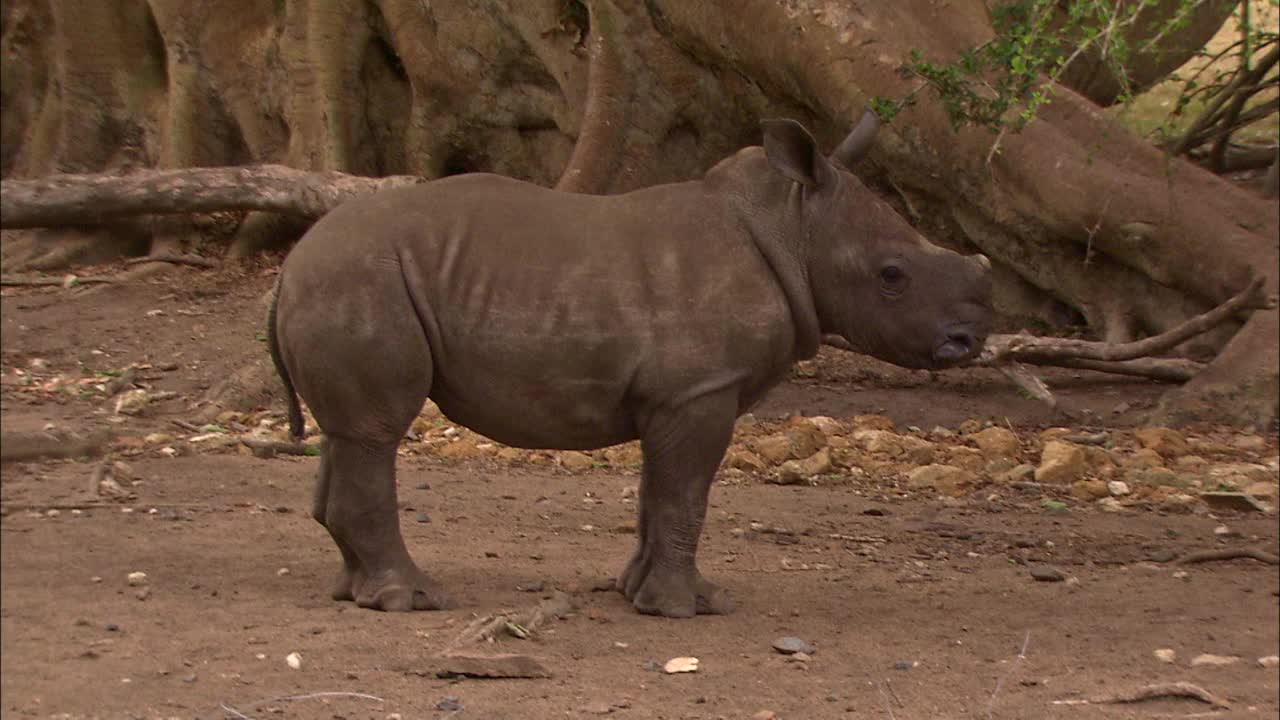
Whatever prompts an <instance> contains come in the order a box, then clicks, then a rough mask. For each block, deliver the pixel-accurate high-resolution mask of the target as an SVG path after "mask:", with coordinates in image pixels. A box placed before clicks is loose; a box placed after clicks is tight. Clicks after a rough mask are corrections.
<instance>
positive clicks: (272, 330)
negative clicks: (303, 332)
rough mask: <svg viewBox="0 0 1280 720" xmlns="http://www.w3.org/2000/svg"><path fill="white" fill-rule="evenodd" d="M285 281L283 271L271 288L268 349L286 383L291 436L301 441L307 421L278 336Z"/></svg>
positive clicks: (285, 395)
mask: <svg viewBox="0 0 1280 720" xmlns="http://www.w3.org/2000/svg"><path fill="white" fill-rule="evenodd" d="M283 279H284V272H283V271H282V272H281V273H280V274H279V275H277V276H276V284H275V286H273V287H272V288H271V307H269V308H268V309H267V348H268V349H269V350H270V351H271V362H273V363H275V366H276V374H278V375H279V376H280V381H281V382H283V383H284V397H285V402H287V403H288V404H289V435H290V436H291V437H293V439H295V440H301V439H302V437H303V435H304V434H305V433H306V421H305V420H303V418H302V406H301V405H299V404H298V393H297V391H296V390H294V389H293V380H292V379H290V377H289V368H287V367H285V365H284V359H283V358H281V357H280V339H279V337H277V335H276V305H277V304H279V302H280V282H281V281H282V280H283Z"/></svg>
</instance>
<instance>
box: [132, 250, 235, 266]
mask: <svg viewBox="0 0 1280 720" xmlns="http://www.w3.org/2000/svg"><path fill="white" fill-rule="evenodd" d="M142 263H169V264H171V265H190V266H192V267H198V268H215V267H218V261H217V260H210V259H209V258H206V257H200V256H199V255H188V254H181V255H176V254H171V253H162V254H159V255H147V256H146V257H137V258H130V259H129V260H125V261H124V264H125V265H140V264H142Z"/></svg>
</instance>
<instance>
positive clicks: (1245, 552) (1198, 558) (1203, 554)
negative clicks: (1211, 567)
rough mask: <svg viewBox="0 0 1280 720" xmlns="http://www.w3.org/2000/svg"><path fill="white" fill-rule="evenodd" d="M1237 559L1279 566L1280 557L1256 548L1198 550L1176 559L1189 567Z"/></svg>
mask: <svg viewBox="0 0 1280 720" xmlns="http://www.w3.org/2000/svg"><path fill="white" fill-rule="evenodd" d="M1237 558H1252V559H1254V560H1257V561H1258V562H1264V563H1266V564H1268V565H1280V557H1277V556H1275V555H1272V554H1271V553H1269V552H1266V551H1265V550H1258V549H1256V548H1223V549H1221V550H1200V551H1197V552H1193V553H1187V554H1186V555H1183V556H1182V557H1180V558H1178V564H1180V565H1191V564H1193V563H1202V562H1214V561H1217V560H1235V559H1237Z"/></svg>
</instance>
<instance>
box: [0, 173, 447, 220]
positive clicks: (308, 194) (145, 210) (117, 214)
mask: <svg viewBox="0 0 1280 720" xmlns="http://www.w3.org/2000/svg"><path fill="white" fill-rule="evenodd" d="M421 182H425V179H424V178H421V177H416V176H410V175H393V176H390V177H383V178H371V177H360V176H356V175H347V174H345V173H340V172H307V171H305V170H295V169H294V168H290V167H285V166H283V165H246V166H243V167H212V168H188V169H184V170H151V171H145V172H136V173H132V174H129V175H111V174H99V175H52V176H50V177H45V178H38V179H35V180H4V181H2V182H0V227H3V228H35V227H53V226H63V225H92V224H98V223H103V222H107V221H109V220H116V219H119V218H124V217H131V216H134V215H176V214H182V213H202V212H218V211H223V210H264V211H267V212H277V213H284V214H286V215H297V216H302V217H308V218H315V217H320V216H321V215H324V214H325V213H327V212H329V211H330V210H332V209H333V208H335V207H337V206H338V205H339V204H340V203H342V202H344V201H346V200H349V199H351V198H354V197H359V196H362V195H370V194H373V193H375V192H377V191H379V190H384V189H387V188H392V187H402V186H405V185H416V184H418V183H421Z"/></svg>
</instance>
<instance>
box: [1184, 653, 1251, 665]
mask: <svg viewBox="0 0 1280 720" xmlns="http://www.w3.org/2000/svg"><path fill="white" fill-rule="evenodd" d="M1238 662H1240V658H1239V657H1237V656H1235V655H1213V654H1211V653H1204V654H1203V655H1197V656H1195V657H1194V658H1192V659H1191V667H1200V666H1201V665H1214V666H1220V665H1234V664H1236V663H1238Z"/></svg>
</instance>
